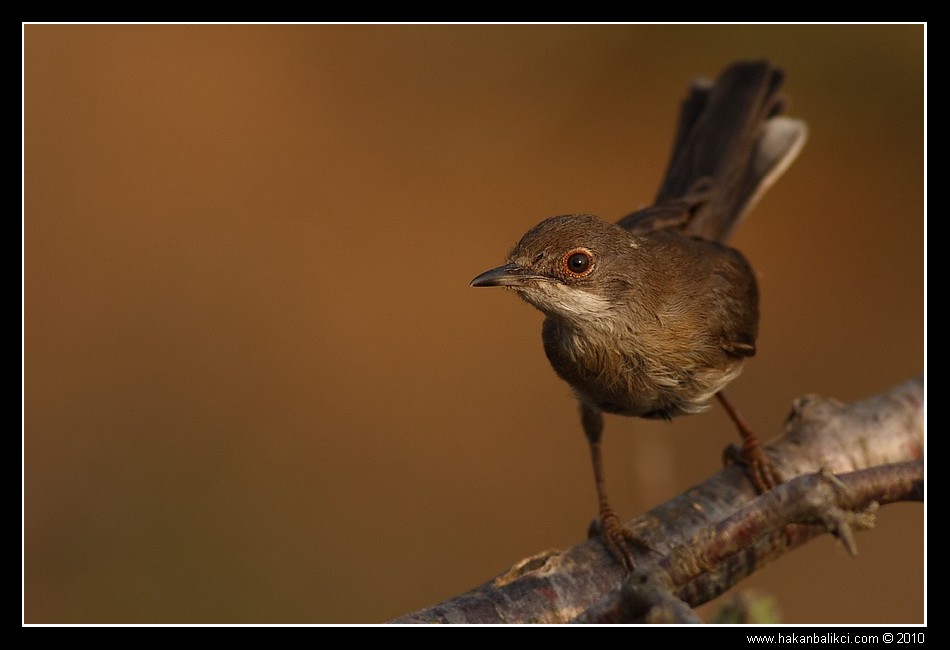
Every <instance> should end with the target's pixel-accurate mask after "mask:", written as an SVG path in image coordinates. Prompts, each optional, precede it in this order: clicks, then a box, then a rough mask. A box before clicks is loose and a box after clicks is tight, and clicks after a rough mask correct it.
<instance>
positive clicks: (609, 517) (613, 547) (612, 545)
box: [581, 402, 642, 571]
mask: <svg viewBox="0 0 950 650" xmlns="http://www.w3.org/2000/svg"><path fill="white" fill-rule="evenodd" d="M581 423H582V424H583V426H584V433H585V434H586V435H587V442H588V443H589V444H590V459H591V462H592V463H593V465H594V483H595V484H596V486H597V502H598V504H599V507H600V536H601V538H603V540H604V544H605V545H606V546H607V550H609V551H610V554H611V555H613V556H614V559H616V560H617V562H619V563H620V564H621V565H622V566H623V567H624V568H625V569H626V570H627V571H633V567H634V562H633V553H632V552H631V549H630V544H631V543H633V544H638V545H641V544H642V542H641V541H640V540H639V539H637V537H636V535H634V533H633V531H632V530H629V529H627V528H625V527H624V526H623V525H622V524H621V523H620V518H619V517H618V516H617V513H615V512H614V511H613V508H611V507H610V503H608V501H607V487H606V480H605V479H604V463H603V460H602V459H601V455H600V437H601V433H603V430H604V416H603V414H602V413H601V412H600V411H599V410H597V409H595V408H594V407H592V406H588V405H587V404H584V403H583V402H582V403H581Z"/></svg>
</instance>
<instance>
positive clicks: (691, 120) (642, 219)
mask: <svg viewBox="0 0 950 650" xmlns="http://www.w3.org/2000/svg"><path fill="white" fill-rule="evenodd" d="M784 80H785V75H784V73H783V72H782V70H780V69H778V68H775V67H773V66H772V65H771V64H770V63H769V62H768V61H742V62H738V63H734V64H732V65H730V66H729V67H728V68H726V69H725V70H723V72H722V73H721V74H720V75H719V78H718V79H717V80H716V81H715V82H714V83H711V82H709V81H706V80H699V81H696V82H694V83H693V86H692V88H691V89H690V92H689V95H688V96H687V98H686V99H685V100H684V102H683V106H682V109H681V111H680V119H679V125H678V127H677V132H676V140H675V141H674V144H673V155H672V157H671V158H670V164H669V167H668V168H667V171H666V176H665V178H664V180H663V184H662V186H661V187H660V190H659V192H657V195H656V202H655V203H654V205H653V206H651V207H649V208H644V209H642V210H637V211H636V212H634V213H632V214H630V215H627V216H626V217H624V218H623V219H621V220H620V221H619V224H620V225H621V226H623V227H624V228H626V229H628V230H631V231H633V232H642V231H648V230H657V229H665V228H675V229H679V230H682V231H683V232H685V233H687V234H689V235H695V236H699V237H703V238H704V239H711V240H715V241H721V242H724V241H726V240H727V239H729V237H730V236H731V235H732V233H733V231H734V230H735V229H736V227H737V226H738V225H739V223H740V222H741V221H742V219H743V217H744V216H745V214H746V213H747V212H748V211H749V210H751V209H752V207H753V206H755V204H756V203H757V202H758V200H759V199H760V198H761V197H762V195H763V194H764V193H765V191H766V190H767V189H768V188H769V187H770V186H771V185H772V183H774V182H775V180H776V179H777V178H778V177H779V176H781V174H782V172H784V171H785V170H786V169H787V168H788V166H789V165H790V164H791V162H792V161H793V160H794V159H795V156H797V155H798V152H799V151H800V150H801V148H802V145H804V144H805V139H806V137H807V134H808V128H807V127H806V125H805V123H804V122H803V121H801V120H796V119H792V118H789V117H784V116H782V115H781V112H782V110H783V109H784V108H785V98H784V96H783V95H782V94H781V92H780V91H781V87H782V83H783V82H784Z"/></svg>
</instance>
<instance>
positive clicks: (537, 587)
mask: <svg viewBox="0 0 950 650" xmlns="http://www.w3.org/2000/svg"><path fill="white" fill-rule="evenodd" d="M766 451H767V453H768V455H769V456H770V457H771V458H772V459H773V461H774V462H775V464H776V466H777V467H778V469H779V471H780V472H781V474H782V476H783V477H785V478H786V480H787V482H786V483H783V484H782V485H780V486H779V487H777V488H776V489H774V490H771V491H769V492H767V493H765V494H763V495H760V496H759V495H756V494H755V491H754V489H753V488H752V486H751V485H750V484H749V482H748V480H747V479H746V477H745V473H744V472H743V470H742V468H741V467H738V466H735V465H730V466H727V467H726V468H725V469H723V470H722V471H720V472H718V473H717V474H715V475H714V476H712V477H711V478H709V479H708V480H706V481H704V482H703V483H700V484H699V485H696V486H694V487H693V488H691V489H689V490H688V491H686V492H685V493H683V494H681V495H679V496H677V497H675V498H673V499H671V500H670V501H668V502H666V503H664V504H662V505H660V506H658V507H656V508H654V509H653V510H651V511H650V512H648V513H646V514H644V515H642V516H640V517H637V518H635V519H633V520H632V521H630V522H628V524H627V526H628V527H630V528H631V529H633V530H634V531H636V534H637V536H638V537H639V539H640V540H642V541H643V542H644V549H643V550H642V551H640V552H639V554H638V557H637V569H636V571H634V572H633V573H632V574H630V575H626V576H625V575H624V572H623V570H622V569H621V567H620V566H619V565H617V564H616V563H615V562H614V561H613V560H612V559H611V558H610V556H609V554H608V553H607V551H606V550H605V549H604V547H603V546H602V545H601V543H600V542H599V540H597V539H593V540H588V541H586V542H583V543H581V544H578V545H576V546H574V547H572V548H570V549H567V550H565V551H556V550H552V551H546V552H543V553H540V554H538V555H536V556H534V557H530V558H526V559H524V560H522V561H521V562H519V563H517V564H516V565H515V566H513V567H512V568H511V569H509V570H508V571H507V572H505V573H504V574H502V575H500V576H498V577H496V578H495V579H494V580H491V581H489V582H487V583H485V584H484V585H482V586H480V587H478V588H476V589H474V590H472V591H470V592H468V593H465V594H461V595H459V596H456V597H455V598H452V599H450V600H448V601H445V602H443V603H440V604H438V605H434V606H432V607H429V608H427V609H423V610H420V611H418V612H414V613H411V614H407V615H405V616H402V617H400V618H397V619H395V620H393V621H391V622H392V623H527V622H548V623H566V622H699V618H698V616H697V615H696V613H695V612H694V611H693V610H692V609H691V608H692V607H695V606H697V605H700V604H702V603H704V602H706V601H708V600H710V599H712V598H715V597H716V596H718V595H719V594H721V593H723V592H724V591H726V590H727V589H729V588H730V587H732V586H733V585H735V584H736V583H737V582H739V581H740V580H741V579H742V578H744V577H746V576H748V575H750V574H752V573H753V572H754V571H755V570H756V569H758V568H759V567H761V566H763V565H765V564H766V563H768V562H770V561H772V560H774V559H776V558H778V557H780V556H782V555H784V554H785V553H788V552H789V551H791V550H792V549H794V548H797V547H798V546H800V545H802V544H804V543H805V542H807V541H808V540H810V539H812V538H814V537H816V536H818V535H820V534H823V533H825V532H832V533H833V534H835V535H836V536H837V537H838V538H839V539H840V540H841V541H842V543H843V544H844V545H845V547H846V548H848V549H849V551H851V552H852V553H854V552H856V546H855V543H854V535H853V533H854V531H855V530H863V529H866V528H870V527H872V526H873V520H874V512H875V510H876V509H877V508H878V506H879V505H883V504H887V503H893V502H896V501H906V500H914V501H923V498H924V487H923V477H924V462H923V457H924V381H923V376H922V375H921V376H918V377H916V378H914V379H912V380H910V381H907V382H905V383H903V384H900V385H898V386H896V387H894V388H893V389H891V390H890V391H888V392H886V393H882V394H881V395H877V396H875V397H872V398H869V399H867V400H864V401H861V402H856V403H854V404H850V405H845V404H841V403H839V402H837V401H835V400H831V399H825V398H819V397H812V396H810V397H803V398H799V399H797V400H796V401H795V403H794V404H793V406H792V411H791V413H790V414H789V416H788V418H787V419H786V421H785V425H784V430H783V432H782V435H781V436H780V437H779V438H778V439H777V440H775V441H773V442H772V443H771V444H770V445H768V447H767V448H766ZM789 479H790V480H789ZM621 587H622V588H621Z"/></svg>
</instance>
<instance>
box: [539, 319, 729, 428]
mask: <svg viewBox="0 0 950 650" xmlns="http://www.w3.org/2000/svg"><path fill="white" fill-rule="evenodd" d="M545 352H546V354H547V356H548V360H549V361H550V362H551V365H552V367H553V368H554V370H555V371H556V372H557V374H558V375H559V376H560V377H561V378H562V379H564V380H565V381H566V382H567V383H568V384H570V385H571V387H572V388H573V389H574V393H575V394H576V395H577V398H578V399H579V400H581V401H582V402H584V403H586V404H589V405H591V406H593V407H595V408H597V409H599V410H601V411H604V412H605V413H616V414H620V415H629V416H635V417H643V418H662V419H669V418H672V417H675V416H677V415H684V414H687V413H698V412H700V411H704V410H706V409H707V408H708V404H707V402H708V400H709V399H710V398H712V397H713V395H715V394H716V393H717V392H718V391H719V390H720V389H721V388H723V387H724V386H725V385H726V384H728V383H729V382H730V381H732V379H734V378H735V377H736V376H737V375H738V374H739V372H740V371H741V369H742V363H741V360H735V361H734V362H729V361H727V362H726V364H725V365H722V364H723V361H724V358H723V357H722V356H721V355H720V356H718V358H717V361H718V363H717V364H711V363H708V362H707V361H706V360H707V359H708V357H707V356H705V355H704V354H701V353H694V354H680V355H669V356H666V357H664V355H658V354H656V353H655V352H652V353H651V352H650V351H642V350H640V349H638V348H637V346H635V345H630V344H628V345H624V346H621V345H617V343H616V341H610V340H608V341H607V342H606V343H605V344H600V345H599V344H598V342H597V341H592V340H590V339H587V338H583V339H582V338H573V337H570V336H567V337H566V336H563V332H562V333H561V335H559V336H557V337H551V336H546V337H545ZM717 352H718V351H717Z"/></svg>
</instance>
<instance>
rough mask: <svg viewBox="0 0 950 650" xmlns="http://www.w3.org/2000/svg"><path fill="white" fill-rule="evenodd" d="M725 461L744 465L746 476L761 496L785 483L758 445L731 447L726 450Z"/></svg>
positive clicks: (772, 462) (771, 461)
mask: <svg viewBox="0 0 950 650" xmlns="http://www.w3.org/2000/svg"><path fill="white" fill-rule="evenodd" d="M725 460H726V463H727V464H734V463H740V464H741V465H743V467H744V468H745V473H746V476H748V477H749V480H750V481H751V482H752V485H753V486H754V487H755V489H756V491H757V492H758V493H759V494H762V493H764V492H768V491H769V490H771V489H772V488H774V487H776V486H778V485H781V484H782V483H784V480H783V479H782V475H781V474H779V471H778V467H777V466H776V465H775V462H774V461H773V460H772V459H771V458H769V456H768V454H766V453H765V450H764V449H763V448H762V446H761V445H759V444H758V443H756V444H751V445H748V444H747V445H743V446H742V447H739V446H737V445H729V447H728V448H727V449H726V453H725Z"/></svg>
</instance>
